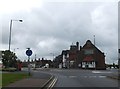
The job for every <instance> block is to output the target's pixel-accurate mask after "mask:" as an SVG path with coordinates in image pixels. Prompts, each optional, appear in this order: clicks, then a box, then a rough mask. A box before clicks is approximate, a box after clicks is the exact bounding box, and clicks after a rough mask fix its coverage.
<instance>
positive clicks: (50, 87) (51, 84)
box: [47, 77, 57, 89]
mask: <svg viewBox="0 0 120 89" xmlns="http://www.w3.org/2000/svg"><path fill="white" fill-rule="evenodd" d="M56 82H57V78H56V77H55V78H54V79H53V81H52V82H51V83H50V85H49V86H48V88H47V89H52V88H53V86H54V85H55V83H56Z"/></svg>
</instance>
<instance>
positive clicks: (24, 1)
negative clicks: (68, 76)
mask: <svg viewBox="0 0 120 89" xmlns="http://www.w3.org/2000/svg"><path fill="white" fill-rule="evenodd" d="M11 19H13V20H18V19H22V20H23V22H22V23H20V22H17V21H13V24H12V41H11V50H12V51H15V52H16V54H17V56H18V58H19V59H22V60H24V59H25V60H27V56H26V54H25V52H26V50H27V49H26V48H28V47H30V48H31V49H32V51H33V55H32V56H31V59H32V58H35V54H36V57H37V58H42V57H44V58H47V59H52V58H53V56H52V54H51V53H53V54H54V55H55V56H57V55H59V54H61V52H62V50H65V49H66V50H67V49H69V47H70V45H71V44H72V43H73V44H75V42H76V41H78V42H80V45H81V46H83V45H84V44H85V42H86V41H87V40H91V41H92V42H93V40H94V37H93V35H95V41H96V46H97V47H98V48H99V49H100V50H101V51H102V52H104V53H105V55H106V63H113V62H117V59H118V0H104V1H102V0H0V24H1V29H0V31H1V32H0V33H1V36H2V37H1V42H0V44H1V45H0V50H7V49H8V38H9V28H10V20H11ZM17 48H19V49H17ZM14 49H15V50H14Z"/></svg>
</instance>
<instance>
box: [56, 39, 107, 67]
mask: <svg viewBox="0 0 120 89" xmlns="http://www.w3.org/2000/svg"><path fill="white" fill-rule="evenodd" d="M59 56H61V57H60V58H59V59H58V58H56V60H62V61H60V62H59V64H60V65H61V64H62V67H63V68H83V69H106V66H105V55H104V53H103V52H101V51H100V50H99V49H98V48H97V47H96V46H95V45H93V44H92V42H91V41H90V40H87V41H86V43H85V45H84V46H83V47H82V46H79V42H76V45H71V46H70V49H69V50H63V51H62V53H61V55H59Z"/></svg>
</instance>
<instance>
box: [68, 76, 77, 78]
mask: <svg viewBox="0 0 120 89" xmlns="http://www.w3.org/2000/svg"><path fill="white" fill-rule="evenodd" d="M76 77H77V76H69V78H76Z"/></svg>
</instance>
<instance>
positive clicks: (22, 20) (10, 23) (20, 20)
mask: <svg viewBox="0 0 120 89" xmlns="http://www.w3.org/2000/svg"><path fill="white" fill-rule="evenodd" d="M13 21H19V22H23V20H11V21H10V35H9V51H10V45H11V30H12V22H13Z"/></svg>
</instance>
